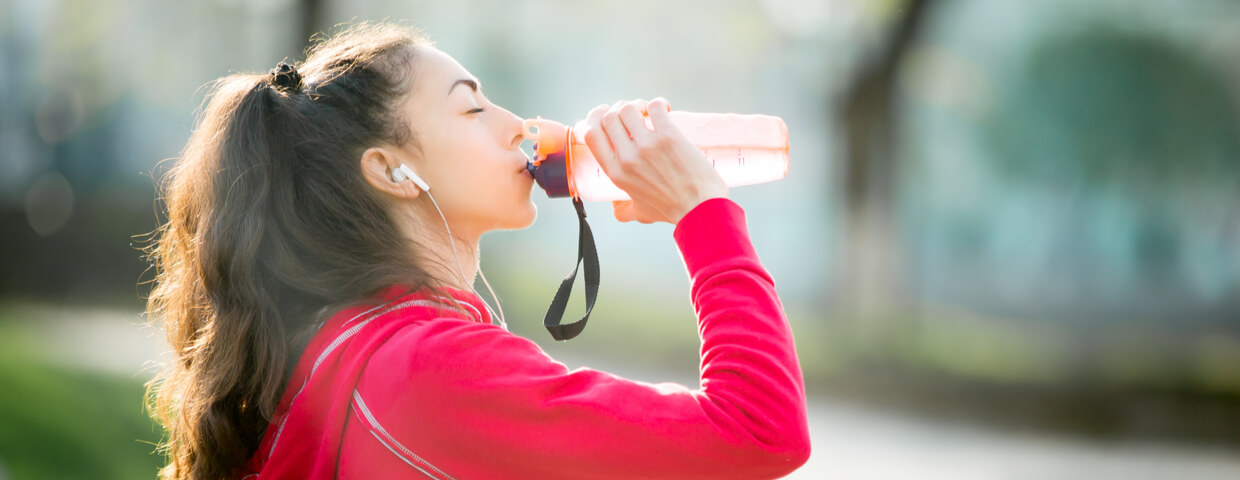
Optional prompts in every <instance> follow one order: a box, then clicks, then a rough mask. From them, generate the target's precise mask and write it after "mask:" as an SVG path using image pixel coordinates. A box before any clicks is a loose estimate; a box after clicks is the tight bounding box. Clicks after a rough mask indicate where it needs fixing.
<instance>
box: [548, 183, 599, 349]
mask: <svg viewBox="0 0 1240 480" xmlns="http://www.w3.org/2000/svg"><path fill="white" fill-rule="evenodd" d="M573 207H575V208H576V209H577V223H578V228H579V230H578V232H579V233H578V235H577V262H576V263H574V264H573V271H572V273H569V274H568V276H567V277H565V278H564V281H562V282H560V289H559V290H557V291H556V292H555V298H554V299H552V300H551V306H550V307H548V308H547V316H546V317H545V318H543V326H544V327H547V331H548V332H551V337H552V338H555V339H556V340H561V341H563V340H568V339H571V338H573V337H576V336H577V334H579V333H581V331H582V330H585V328H586V320H587V319H589V318H590V311H591V310H594V301H595V300H596V299H598V249H597V248H596V247H595V246H594V233H593V232H591V231H590V224H589V223H586V207H585V205H583V204H582V203H581V199H580V198H573ZM582 260H585V265H586V314H585V315H583V316H582V317H581V320H577V321H576V322H573V323H570V324H567V325H561V324H560V321H561V320H563V319H564V307H566V306H567V305H568V297H569V295H570V294H572V293H573V283H574V282H575V281H576V280H577V267H578V266H580V264H581V263H582Z"/></svg>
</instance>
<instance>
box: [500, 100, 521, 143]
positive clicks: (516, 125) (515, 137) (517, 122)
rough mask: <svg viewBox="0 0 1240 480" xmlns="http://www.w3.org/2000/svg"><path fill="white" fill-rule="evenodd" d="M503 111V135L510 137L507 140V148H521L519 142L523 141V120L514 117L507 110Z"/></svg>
mask: <svg viewBox="0 0 1240 480" xmlns="http://www.w3.org/2000/svg"><path fill="white" fill-rule="evenodd" d="M501 110H503V111H504V134H505V135H511V137H509V140H508V148H511V149H517V148H521V142H523V141H525V126H524V124H525V119H523V118H521V117H518V116H516V115H514V114H513V113H512V112H509V111H508V110H507V109H502V108H501Z"/></svg>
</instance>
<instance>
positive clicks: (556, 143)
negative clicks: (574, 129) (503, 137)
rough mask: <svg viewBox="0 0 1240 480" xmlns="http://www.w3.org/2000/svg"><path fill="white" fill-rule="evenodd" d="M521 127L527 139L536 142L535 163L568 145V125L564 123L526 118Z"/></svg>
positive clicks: (561, 150)
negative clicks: (566, 143)
mask: <svg viewBox="0 0 1240 480" xmlns="http://www.w3.org/2000/svg"><path fill="white" fill-rule="evenodd" d="M521 128H522V131H523V132H524V135H525V139H526V140H529V141H532V142H534V164H535V165H537V164H538V163H539V162H542V161H543V160H545V159H546V158H547V156H549V155H551V154H554V153H560V152H563V151H564V150H565V148H566V147H567V145H565V142H567V141H568V126H567V125H564V124H563V123H560V122H557V121H554V120H547V119H545V118H542V117H538V118H532V119H528V120H526V121H525V122H524V123H523V124H522V126H521Z"/></svg>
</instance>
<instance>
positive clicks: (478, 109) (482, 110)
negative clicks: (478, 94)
mask: <svg viewBox="0 0 1240 480" xmlns="http://www.w3.org/2000/svg"><path fill="white" fill-rule="evenodd" d="M484 111H486V109H485V108H482V107H478V108H475V109H473V110H470V111H468V112H465V113H482V112H484Z"/></svg>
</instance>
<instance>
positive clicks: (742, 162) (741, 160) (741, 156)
mask: <svg viewBox="0 0 1240 480" xmlns="http://www.w3.org/2000/svg"><path fill="white" fill-rule="evenodd" d="M736 161H737V163H740V165H741V166H742V167H743V166H745V154H744V153H743V152H741V149H739V148H738V149H736Z"/></svg>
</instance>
